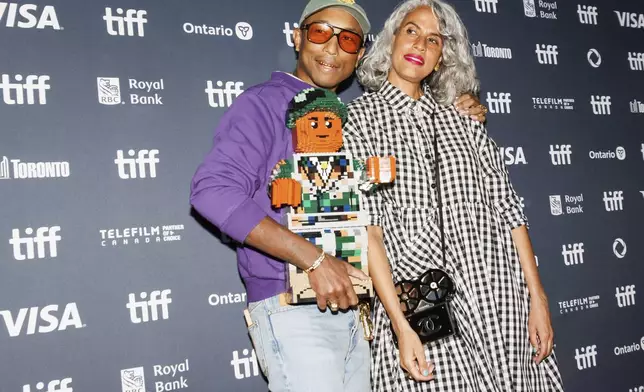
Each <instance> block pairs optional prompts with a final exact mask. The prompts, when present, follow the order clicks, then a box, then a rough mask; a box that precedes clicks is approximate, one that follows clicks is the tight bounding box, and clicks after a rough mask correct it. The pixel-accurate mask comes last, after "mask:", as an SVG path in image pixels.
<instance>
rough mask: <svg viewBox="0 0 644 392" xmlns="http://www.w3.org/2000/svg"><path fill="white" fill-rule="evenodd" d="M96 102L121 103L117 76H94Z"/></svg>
mask: <svg viewBox="0 0 644 392" xmlns="http://www.w3.org/2000/svg"><path fill="white" fill-rule="evenodd" d="M96 84H97V86H98V102H100V103H101V104H103V105H118V104H120V103H121V83H120V80H119V78H96Z"/></svg>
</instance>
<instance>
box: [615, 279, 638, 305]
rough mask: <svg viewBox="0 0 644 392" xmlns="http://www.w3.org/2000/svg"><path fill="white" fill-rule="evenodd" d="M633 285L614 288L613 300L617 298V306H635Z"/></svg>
mask: <svg viewBox="0 0 644 392" xmlns="http://www.w3.org/2000/svg"><path fill="white" fill-rule="evenodd" d="M635 294H636V293H635V285H634V284H632V285H630V286H626V287H624V286H621V287H615V298H617V306H619V307H620V308H623V307H625V306H633V305H635Z"/></svg>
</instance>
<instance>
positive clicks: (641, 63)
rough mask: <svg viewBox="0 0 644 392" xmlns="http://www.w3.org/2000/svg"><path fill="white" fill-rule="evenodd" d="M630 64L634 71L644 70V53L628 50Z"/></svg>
mask: <svg viewBox="0 0 644 392" xmlns="http://www.w3.org/2000/svg"><path fill="white" fill-rule="evenodd" d="M628 65H629V67H631V69H632V70H633V71H644V53H636V52H628Z"/></svg>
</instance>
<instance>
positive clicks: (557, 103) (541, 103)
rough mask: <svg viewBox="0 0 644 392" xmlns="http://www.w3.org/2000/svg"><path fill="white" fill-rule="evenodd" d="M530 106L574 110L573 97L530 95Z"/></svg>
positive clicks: (542, 108)
mask: <svg viewBox="0 0 644 392" xmlns="http://www.w3.org/2000/svg"><path fill="white" fill-rule="evenodd" d="M532 108H533V109H537V110H574V109H575V99H574V98H564V97H532Z"/></svg>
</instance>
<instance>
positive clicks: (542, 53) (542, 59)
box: [534, 44, 559, 65]
mask: <svg viewBox="0 0 644 392" xmlns="http://www.w3.org/2000/svg"><path fill="white" fill-rule="evenodd" d="M534 52H535V53H536V54H537V60H538V61H539V64H550V65H557V56H558V55H559V52H558V51H557V45H545V44H541V45H539V44H537V49H536V50H535V51H534Z"/></svg>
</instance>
